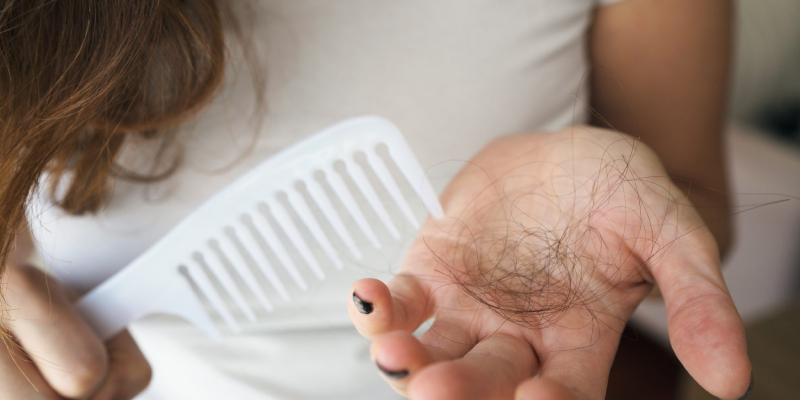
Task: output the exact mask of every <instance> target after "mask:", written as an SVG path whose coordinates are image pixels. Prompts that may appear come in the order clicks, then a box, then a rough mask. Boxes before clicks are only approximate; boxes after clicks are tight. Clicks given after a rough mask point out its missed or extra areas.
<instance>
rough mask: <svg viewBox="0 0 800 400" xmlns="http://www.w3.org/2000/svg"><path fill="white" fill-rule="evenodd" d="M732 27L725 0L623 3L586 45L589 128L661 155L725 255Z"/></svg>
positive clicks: (601, 17) (603, 16) (600, 14)
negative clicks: (636, 141) (626, 137)
mask: <svg viewBox="0 0 800 400" xmlns="http://www.w3.org/2000/svg"><path fill="white" fill-rule="evenodd" d="M731 20H732V4H731V2H730V1H728V0H704V1H695V0H669V1H667V0H627V1H623V2H621V3H618V4H614V5H611V6H607V7H603V8H600V9H599V10H598V11H597V15H596V17H595V23H594V26H593V27H592V30H591V34H590V39H589V40H590V52H591V62H592V65H593V70H592V72H593V73H592V78H591V79H592V98H591V106H592V107H593V109H594V111H595V112H596V114H595V116H594V117H593V120H592V122H593V124H595V125H598V126H602V127H608V126H610V127H613V128H614V129H617V130H619V131H621V132H625V133H627V134H631V135H633V136H637V137H640V138H641V139H642V140H643V141H644V142H645V143H647V144H648V145H650V146H651V147H652V148H653V149H655V150H656V152H657V153H658V154H659V156H660V157H661V160H662V161H663V164H664V166H665V167H666V169H667V172H668V173H669V174H670V176H671V177H672V178H673V181H674V182H675V183H676V184H677V185H678V186H679V187H681V189H683V190H684V191H685V192H690V193H689V196H688V197H689V199H690V200H691V201H692V203H693V204H694V205H695V207H697V210H698V211H699V212H700V214H701V216H702V217H703V219H704V221H705V222H706V223H707V224H708V226H709V228H710V229H711V232H712V233H713V234H714V236H715V238H716V240H717V244H718V246H719V249H720V253H721V254H725V252H726V251H727V250H728V248H729V247H730V243H731V236H732V235H731V224H730V209H729V207H730V205H729V200H728V196H727V184H726V173H725V158H724V150H723V138H722V132H723V129H724V123H725V110H726V97H727V94H728V72H729V59H730V54H731V24H732V21H731ZM709 189H711V190H709Z"/></svg>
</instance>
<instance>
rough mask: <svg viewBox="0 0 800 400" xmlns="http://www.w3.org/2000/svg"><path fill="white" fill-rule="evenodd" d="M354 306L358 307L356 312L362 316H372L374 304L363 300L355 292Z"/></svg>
mask: <svg viewBox="0 0 800 400" xmlns="http://www.w3.org/2000/svg"><path fill="white" fill-rule="evenodd" d="M353 304H355V305H356V310H358V312H360V313H362V314H372V310H373V307H372V303H370V302H368V301H364V300H361V299H360V298H359V297H358V295H357V294H356V292H353Z"/></svg>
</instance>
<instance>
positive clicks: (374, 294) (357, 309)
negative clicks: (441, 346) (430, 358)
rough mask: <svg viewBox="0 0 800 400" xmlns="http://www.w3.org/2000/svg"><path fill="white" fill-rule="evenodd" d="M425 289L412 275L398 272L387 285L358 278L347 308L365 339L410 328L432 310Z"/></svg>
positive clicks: (416, 324)
mask: <svg viewBox="0 0 800 400" xmlns="http://www.w3.org/2000/svg"><path fill="white" fill-rule="evenodd" d="M428 298H429V295H428V292H427V290H426V288H425V287H423V285H422V284H421V283H420V282H419V281H418V280H417V279H415V278H413V277H410V276H404V275H398V276H396V277H394V278H393V279H392V280H391V282H389V286H387V285H385V284H384V283H383V282H381V281H379V280H377V279H361V280H359V281H357V282H356V283H355V284H354V285H353V287H352V288H351V290H350V299H348V300H349V301H348V307H347V308H348V312H349V314H350V319H351V320H352V321H353V324H354V325H355V327H356V329H357V330H358V331H359V332H360V333H361V334H362V335H364V337H366V338H368V339H372V338H374V337H375V336H377V335H380V334H382V333H386V332H390V331H396V330H399V331H403V332H413V331H414V330H416V329H417V328H418V327H419V326H420V325H421V324H422V323H423V322H425V320H427V319H428V318H429V317H430V314H431V312H432V310H433V307H432V305H431V304H429V303H428V301H427V299H428Z"/></svg>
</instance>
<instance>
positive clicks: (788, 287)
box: [607, 0, 800, 400]
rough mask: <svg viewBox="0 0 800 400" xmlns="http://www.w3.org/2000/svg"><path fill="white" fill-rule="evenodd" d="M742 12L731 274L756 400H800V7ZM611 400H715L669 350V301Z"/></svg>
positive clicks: (755, 3) (648, 327)
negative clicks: (743, 327)
mask: <svg viewBox="0 0 800 400" xmlns="http://www.w3.org/2000/svg"><path fill="white" fill-rule="evenodd" d="M736 3H737V12H738V15H737V19H738V21H737V26H736V40H737V44H736V56H735V65H734V76H733V81H732V84H733V91H732V94H731V96H732V97H731V104H730V118H731V121H730V126H729V130H728V137H727V141H728V143H727V145H728V157H729V166H730V171H731V183H732V188H733V192H734V194H733V200H734V204H736V205H737V208H736V209H735V210H734V211H735V212H738V214H736V215H735V217H734V220H735V225H736V236H737V240H736V245H735V248H734V250H733V252H731V254H730V255H729V257H728V258H727V260H725V265H724V272H725V276H726V279H727V282H728V286H729V288H730V290H731V293H732V294H733V298H734V300H735V302H736V305H737V307H738V308H739V311H740V312H741V314H742V317H743V319H744V321H745V325H746V327H747V336H748V337H747V340H748V352H749V354H750V357H751V360H752V361H753V372H754V376H755V387H754V389H753V392H752V393H751V395H750V396H749V397H748V400H750V399H752V400H767V399H769V400H773V399H774V400H784V399H800V200H798V198H797V197H800V0H739V1H736ZM787 195H788V196H795V197H796V198H793V199H790V198H789V197H788V196H787ZM782 199H788V201H785V202H782V203H777V204H772V205H768V206H764V207H760V208H753V206H756V205H759V204H764V203H768V202H772V201H776V200H782ZM607 398H608V399H610V400H615V399H616V400H626V399H651V400H662V399H663V400H674V399H680V400H705V399H714V398H715V397H713V396H711V395H709V394H708V393H706V392H705V391H704V390H702V389H701V388H700V387H699V386H698V385H697V384H696V383H695V382H694V380H693V379H692V378H691V377H690V376H689V375H688V374H687V373H686V372H685V371H684V370H683V368H682V367H681V366H680V363H679V362H678V361H677V359H676V358H675V357H674V354H673V353H672V351H671V350H670V347H669V338H668V336H667V329H666V311H665V309H664V306H663V304H662V303H661V301H660V300H657V299H656V300H652V299H651V300H648V301H646V303H645V304H643V306H642V307H641V308H640V309H639V311H638V312H637V314H636V316H635V317H634V320H633V323H632V324H631V326H630V327H629V328H628V330H627V332H626V333H625V335H624V338H623V340H622V344H621V346H620V351H619V353H618V356H617V359H616V361H615V367H614V370H613V371H612V376H611V379H610V382H609V390H608V397H607Z"/></svg>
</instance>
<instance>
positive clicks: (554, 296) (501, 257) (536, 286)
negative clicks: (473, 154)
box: [429, 136, 682, 328]
mask: <svg viewBox="0 0 800 400" xmlns="http://www.w3.org/2000/svg"><path fill="white" fill-rule="evenodd" d="M562 144H563V143H562ZM585 145H586V144H585V143H584V144H580V145H576V147H580V146H585ZM591 146H600V144H591ZM639 146H641V143H640V142H638V141H635V140H633V139H630V138H628V137H624V136H620V140H618V141H616V142H614V143H613V144H611V145H609V146H608V147H607V148H606V149H604V150H603V151H598V152H596V154H600V155H599V156H598V155H595V154H594V153H589V154H590V155H589V156H588V157H586V158H573V159H569V160H559V161H557V162H553V160H536V159H535V158H536V157H529V158H531V159H532V161H531V162H529V163H524V164H523V165H522V166H519V167H517V168H515V169H513V170H511V171H509V172H506V173H504V174H503V175H502V176H488V175H487V178H489V180H490V182H489V183H488V184H487V185H486V187H485V188H483V189H482V190H479V189H478V190H475V191H476V193H477V194H476V195H475V196H474V198H473V199H472V201H471V202H470V203H469V205H468V206H467V207H466V208H465V210H464V211H463V213H461V214H460V215H458V216H457V222H456V223H455V224H454V226H453V227H449V228H448V231H447V233H446V235H447V236H448V238H449V239H448V240H449V241H450V242H451V243H453V242H454V243H456V244H455V245H452V244H451V245H449V246H445V247H442V246H436V245H432V246H429V247H430V250H431V251H433V252H434V253H435V254H436V258H437V260H438V262H439V264H440V265H441V266H442V268H437V271H439V272H440V273H442V274H443V275H445V277H446V282H451V283H452V284H454V285H456V286H457V287H458V288H459V289H460V292H461V293H462V294H465V295H466V296H468V297H469V298H472V299H473V300H474V301H475V302H476V303H477V304H478V305H479V306H480V307H485V308H487V309H490V310H491V311H493V312H494V313H496V314H497V315H499V316H501V317H502V318H503V319H505V320H507V321H509V322H511V323H514V324H517V325H520V326H523V327H529V328H541V327H547V326H551V325H553V324H555V323H556V322H557V321H558V320H559V319H560V318H561V317H562V316H563V315H564V314H565V313H567V312H568V311H569V310H571V309H574V308H580V309H583V310H585V311H586V313H584V315H586V316H587V317H589V318H590V319H593V318H594V317H595V316H596V312H597V311H598V308H597V307H596V304H597V303H596V302H597V301H598V300H600V299H602V298H603V297H605V296H607V295H608V294H609V293H610V291H611V290H613V289H614V288H616V287H617V286H618V285H620V284H624V283H626V282H631V281H633V282H635V281H637V280H638V281H640V282H645V281H647V280H648V278H647V277H648V274H647V273H646V271H645V270H644V268H643V267H644V264H645V263H646V262H648V261H651V260H652V258H653V257H656V256H657V255H658V254H661V253H663V250H664V249H665V248H666V247H667V246H669V244H670V243H671V240H674V238H672V237H671V236H670V238H668V237H666V236H664V235H663V232H666V231H668V230H670V229H671V228H669V227H672V228H675V227H677V225H678V218H680V215H679V209H680V207H682V204H680V201H679V200H677V198H676V196H674V195H675V193H674V192H672V193H670V190H671V189H670V187H669V183H668V180H669V178H668V177H666V176H639V175H637V169H636V168H632V163H634V162H635V161H634V160H638V159H641V155H640V154H639V153H638V151H639V150H638V147H639ZM612 147H615V149H612ZM577 152H578V153H581V151H577ZM542 165H545V167H542ZM470 168H471V169H473V170H476V169H477V170H480V168H477V167H476V166H469V167H467V169H470ZM543 171H546V173H542V172H543ZM576 171H577V172H576ZM471 173H474V174H482V173H483V172H482V171H473V172H471ZM489 175H490V174H489ZM620 196H624V201H621V200H620V199H621V198H620ZM642 196H645V197H650V198H652V197H653V196H658V198H659V199H661V200H663V201H659V207H662V208H658V207H656V208H653V207H652V206H650V205H648V204H647V202H645V201H644V200H643V197H642ZM609 219H615V220H617V221H625V222H624V223H622V222H621V223H619V224H616V223H614V224H611V223H605V222H607V220H609ZM670 232H671V234H670V235H672V234H673V233H675V230H671V231H670ZM443 249H444V250H443ZM632 277H635V278H634V279H632ZM601 312H602V311H601Z"/></svg>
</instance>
